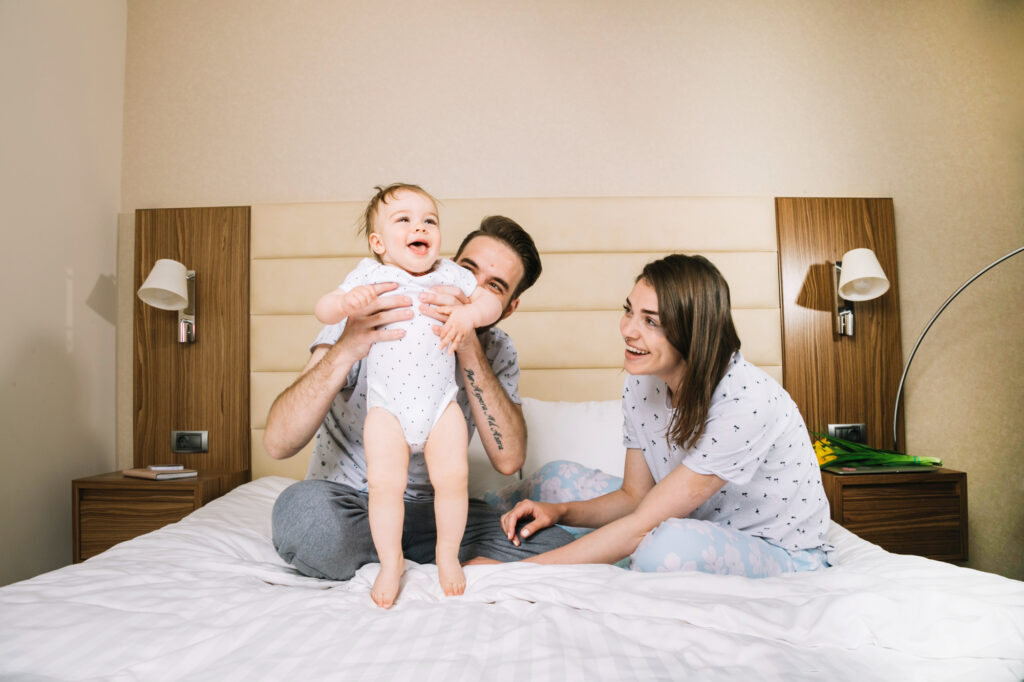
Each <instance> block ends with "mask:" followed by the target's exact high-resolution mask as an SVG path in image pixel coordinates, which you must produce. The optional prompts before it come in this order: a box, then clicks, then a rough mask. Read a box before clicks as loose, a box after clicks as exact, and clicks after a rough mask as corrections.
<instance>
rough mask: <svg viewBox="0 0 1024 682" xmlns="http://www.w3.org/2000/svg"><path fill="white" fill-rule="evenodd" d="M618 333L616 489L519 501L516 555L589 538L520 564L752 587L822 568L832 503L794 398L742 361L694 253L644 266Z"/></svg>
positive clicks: (724, 302) (711, 274) (707, 271)
mask: <svg viewBox="0 0 1024 682" xmlns="http://www.w3.org/2000/svg"><path fill="white" fill-rule="evenodd" d="M619 328H620V331H621V333H622V338H623V340H624V341H625V344H626V350H625V369H626V371H627V372H628V373H629V376H628V377H627V378H626V382H625V386H624V388H623V395H622V411H623V416H624V424H623V434H624V444H625V445H626V448H627V450H626V463H625V473H624V478H623V483H622V487H621V489H619V490H615V491H613V492H610V493H608V494H605V495H602V496H600V497H597V498H594V499H591V500H586V501H578V502H562V503H545V502H540V501H534V500H523V501H521V502H519V503H518V504H517V505H516V506H515V507H514V508H512V510H511V511H509V512H507V513H506V514H505V515H504V516H502V518H501V525H502V529H503V530H504V532H505V534H506V535H507V536H508V538H509V540H511V541H512V542H513V543H515V544H517V545H518V544H519V541H520V537H522V538H525V537H529V536H530V535H531V534H533V533H536V532H537V531H538V530H539V529H541V528H545V527H547V526H550V525H552V524H555V523H559V524H563V525H567V526H583V527H587V528H596V529H597V530H595V531H593V532H591V533H589V534H587V535H584V536H583V537H581V538H579V539H577V540H576V541H574V542H572V543H570V544H568V545H565V546H564V547H560V548H558V549H555V550H552V551H550V552H546V553H544V554H540V555H537V556H535V557H532V558H530V559H526V561H533V562H537V563H551V564H579V563H615V562H618V561H619V560H620V559H623V558H624V557H627V556H628V557H630V559H631V568H633V569H634V570H640V571H664V570H697V571H705V572H712V573H732V574H740V575H746V576H749V577H764V576H770V575H777V574H779V573H784V572H789V571H799V570H812V569H815V568H819V567H822V566H827V565H828V563H827V561H826V556H825V553H826V552H827V551H828V550H829V549H831V546H830V545H828V543H827V542H826V541H825V532H826V530H827V528H828V520H829V511H828V501H827V500H826V498H825V492H824V490H823V489H822V486H821V473H820V471H819V469H818V465H817V460H816V459H815V456H814V452H813V449H812V448H811V443H810V438H809V437H808V434H807V429H806V427H805V426H804V423H803V419H802V418H801V416H800V412H799V410H798V409H797V406H796V404H795V403H794V402H793V400H792V399H791V398H790V397H789V394H787V393H786V392H785V390H783V388H782V387H781V386H779V384H778V383H777V382H776V381H775V380H774V379H772V378H771V377H769V376H768V375H767V374H765V373H764V372H762V371H761V370H759V369H758V368H756V367H754V366H753V365H751V364H750V363H749V362H747V361H746V360H744V359H743V356H742V355H741V354H740V352H739V348H740V341H739V337H738V336H737V334H736V330H735V327H734V326H733V322H732V315H731V311H730V303H729V286H728V284H727V283H726V282H725V279H724V278H723V277H722V275H721V273H719V272H718V270H717V269H716V268H715V267H714V266H713V265H712V264H711V263H710V262H709V261H708V260H707V259H705V258H703V257H700V256H683V255H672V256H668V257H666V258H663V259H661V260H659V261H655V262H653V263H649V264H648V265H647V266H646V267H645V268H644V270H643V272H642V273H641V274H640V276H639V277H637V280H636V283H635V286H634V287H633V290H632V292H630V294H629V297H628V298H627V299H626V305H625V306H624V314H623V316H622V321H621V322H620V323H619ZM527 521H528V522H527ZM523 522H526V523H525V525H523V526H522V527H521V528H520V530H519V532H518V536H517V534H516V528H517V526H519V524H520V523H523Z"/></svg>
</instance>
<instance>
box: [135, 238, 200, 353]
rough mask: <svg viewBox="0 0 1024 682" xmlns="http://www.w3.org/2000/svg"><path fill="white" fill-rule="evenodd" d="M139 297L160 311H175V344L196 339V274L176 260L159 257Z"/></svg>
mask: <svg viewBox="0 0 1024 682" xmlns="http://www.w3.org/2000/svg"><path fill="white" fill-rule="evenodd" d="M139 298H140V299H142V301H143V303H148V304H149V305H151V306H153V307H154V308H160V309H161V310H177V311H178V341H179V342H180V343H193V342H194V341H195V340H196V272H195V270H189V269H187V268H186V267H185V266H184V265H182V264H181V263H179V262H178V261H176V260H171V259H169V258H161V259H160V260H158V261H157V262H156V263H155V264H154V265H153V269H152V270H150V272H149V277H147V278H146V281H145V282H143V284H142V286H141V287H139Z"/></svg>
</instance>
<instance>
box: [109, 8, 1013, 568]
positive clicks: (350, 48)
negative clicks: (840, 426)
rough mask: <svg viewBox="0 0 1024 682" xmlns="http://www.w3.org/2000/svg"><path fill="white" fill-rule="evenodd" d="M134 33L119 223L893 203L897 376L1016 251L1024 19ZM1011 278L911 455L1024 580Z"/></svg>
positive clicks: (556, 15) (631, 17)
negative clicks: (452, 200) (932, 458)
mask: <svg viewBox="0 0 1024 682" xmlns="http://www.w3.org/2000/svg"><path fill="white" fill-rule="evenodd" d="M128 15H129V18H128V71H127V74H128V75H127V81H126V122H125V157H124V193H123V208H124V210H125V211H131V210H132V209H134V208H137V207H160V206H184V205H189V206H196V205H225V204H250V203H259V202H272V201H317V200H325V201H332V200H339V199H353V198H364V197H366V196H367V195H368V193H369V192H370V189H371V187H372V186H373V185H374V184H377V183H382V182H390V181H394V180H399V179H401V180H407V181H413V182H419V183H422V184H423V185H425V186H426V187H428V188H429V189H430V190H431V191H432V192H434V193H435V194H436V195H438V196H441V197H479V196H574V195H583V196H592V195H750V194H760V195H769V196H803V195H810V196H887V197H893V199H894V201H895V209H896V225H897V243H898V244H897V245H898V259H899V267H900V273H899V274H900V284H901V287H902V289H901V293H900V298H901V301H900V302H901V305H902V309H903V340H904V352H905V353H908V352H909V350H910V345H911V344H912V343H913V340H914V339H915V338H916V336H917V333H918V332H919V330H920V329H922V328H923V326H924V324H925V323H926V322H927V320H928V318H929V317H930V316H931V313H932V312H933V311H934V310H935V309H936V308H937V307H938V306H939V305H940V304H941V303H942V302H943V300H945V298H946V296H947V295H948V294H949V293H951V292H952V291H953V290H954V289H955V288H956V287H957V286H958V285H959V284H960V283H961V282H963V281H964V280H965V279H967V278H968V277H969V276H970V275H972V274H973V273H974V272H976V271H977V270H978V269H980V268H981V267H982V266H983V265H985V264H987V263H988V262H990V261H991V260H993V259H994V258H995V257H997V256H999V255H1001V254H1003V253H1005V252H1007V251H1009V250H1010V248H1011V247H1014V246H1017V245H1020V244H1021V243H1022V242H1024V111H1022V107H1024V85H1022V84H1024V6H1022V5H1021V3H1014V2H999V1H995V0H975V1H970V2H966V1H965V2H926V1H923V0H919V1H909V2H897V3H894V2H889V1H888V0H871V1H869V2H856V3H852V2H828V1H824V2H806V1H802V0H779V1H778V2H771V3H761V2H752V1H741V0H724V1H721V2H711V1H700V2H697V1H692V0H691V1H686V2H682V1H678V0H639V1H636V2H628V3H626V2H618V1H603V2H602V1H596V2H595V1H593V0H591V1H586V2H585V1H584V0H569V1H565V2H548V1H543V0H520V1H518V2H496V1H494V2H491V1H483V2H456V1H454V0H447V1H442V2H431V3H420V2H414V1H412V0H399V1H398V2H390V3H380V2H370V1H363V0H361V1H358V2H356V1H353V2H345V3H339V2H331V1H329V0H322V1H320V2H316V1H308V2H303V3H291V2H265V3H249V2H245V1H243V0H206V1H205V2H175V3H152V2H139V1H135V0H132V1H131V2H129V13H128ZM840 255H841V254H836V256H837V257H838V256H840ZM1018 260H1019V261H1020V262H1010V263H1007V264H1005V265H1004V266H1002V268H1001V269H1000V270H998V271H994V272H993V273H991V274H990V275H989V276H988V278H989V279H987V280H985V281H980V282H979V283H978V284H977V285H976V289H972V290H971V291H969V292H968V293H966V294H964V295H963V296H962V297H961V299H962V300H961V299H958V300H957V302H956V304H954V305H955V306H956V308H955V309H954V308H951V309H950V310H949V311H948V312H947V315H946V316H944V318H943V319H942V320H940V324H939V325H936V327H935V329H934V330H933V331H932V332H931V337H930V338H929V339H928V341H927V343H926V345H925V347H924V348H923V349H922V351H921V352H920V353H919V355H918V358H917V360H915V364H914V368H913V372H912V373H911V376H910V379H909V386H908V393H907V400H906V408H907V416H908V437H909V443H910V450H911V451H912V452H920V453H921V454H928V455H939V456H941V457H943V458H944V459H945V460H946V462H947V464H948V465H951V466H953V467H957V468H961V469H964V470H966V471H967V472H968V475H969V481H970V484H969V485H970V505H971V506H970V515H971V533H972V535H971V552H972V557H973V558H972V565H974V566H976V567H979V568H983V569H986V570H995V571H1000V572H1003V573H1006V574H1008V575H1014V576H1016V577H1024V551H1022V550H1024V547H1022V536H1024V534H1022V529H1024V505H1021V504H1020V503H1019V500H1020V497H1021V493H1022V491H1024V467H1021V466H1020V462H1021V461H1024V460H1022V456H1024V446H1022V443H1024V439H1022V438H1021V436H1020V433H1021V432H1022V431H1024V414H1022V410H1021V409H1020V396H1021V395H1022V394H1024V378H1022V377H1024V372H1022V369H1024V365H1022V363H1024V360H1022V357H1024V352H1022V351H1024V346H1022V341H1021V338H1022V336H1024V325H1022V317H1021V315H1020V314H1019V312H1014V311H1017V310H1019V307H1018V300H1017V299H1018V294H1019V292H1020V291H1021V290H1024V257H1021V258H1019V259H1018ZM865 380H870V378H867V377H866V378H865ZM122 429H123V422H122Z"/></svg>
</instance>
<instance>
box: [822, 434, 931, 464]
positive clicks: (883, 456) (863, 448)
mask: <svg viewBox="0 0 1024 682" xmlns="http://www.w3.org/2000/svg"><path fill="white" fill-rule="evenodd" d="M814 435H815V436H817V437H818V440H816V441H814V454H816V455H817V456H818V466H820V467H836V466H847V467H877V466H904V465H907V464H917V465H928V466H942V460H941V459H939V458H938V457H915V456H914V455H905V454H903V453H901V452H894V451H892V450H879V449H878V448H872V447H868V446H867V445H864V444H863V443H854V442H853V441H849V440H844V439H842V438H836V437H835V436H823V435H822V434H820V433H815V434H814Z"/></svg>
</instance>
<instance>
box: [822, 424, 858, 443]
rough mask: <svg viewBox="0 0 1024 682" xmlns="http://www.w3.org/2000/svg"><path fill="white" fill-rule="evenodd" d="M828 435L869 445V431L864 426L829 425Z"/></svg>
mask: <svg viewBox="0 0 1024 682" xmlns="http://www.w3.org/2000/svg"><path fill="white" fill-rule="evenodd" d="M828 435H830V436H832V437H833V438H842V439H843V440H848V441H852V442H854V443H867V429H866V428H865V425H864V424H829V425H828Z"/></svg>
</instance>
